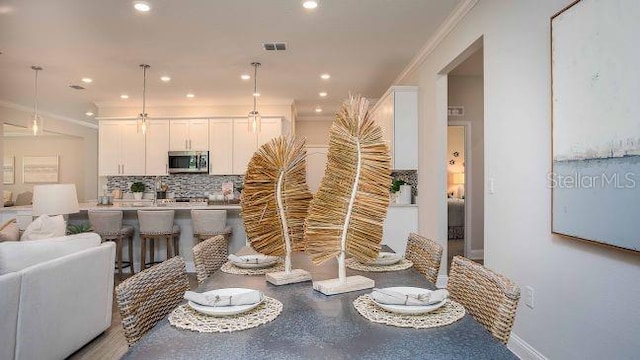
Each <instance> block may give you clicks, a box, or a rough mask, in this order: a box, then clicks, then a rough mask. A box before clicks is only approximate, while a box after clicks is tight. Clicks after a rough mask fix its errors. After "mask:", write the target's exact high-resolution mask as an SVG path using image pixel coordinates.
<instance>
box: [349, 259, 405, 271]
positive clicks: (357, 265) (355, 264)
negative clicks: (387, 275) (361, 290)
mask: <svg viewBox="0 0 640 360" xmlns="http://www.w3.org/2000/svg"><path fill="white" fill-rule="evenodd" d="M344 264H345V265H346V266H347V267H348V268H349V269H352V270H358V271H367V272H385V271H400V270H406V269H408V268H410V267H412V266H413V262H411V260H407V259H402V260H400V261H399V262H397V263H395V264H393V265H367V264H363V263H361V262H359V261H358V260H356V259H354V258H349V259H347V260H345V261H344Z"/></svg>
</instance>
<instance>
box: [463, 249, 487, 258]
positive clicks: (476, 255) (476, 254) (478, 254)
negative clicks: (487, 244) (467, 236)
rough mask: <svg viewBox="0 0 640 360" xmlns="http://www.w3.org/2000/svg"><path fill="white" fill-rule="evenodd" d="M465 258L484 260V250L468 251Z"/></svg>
mask: <svg viewBox="0 0 640 360" xmlns="http://www.w3.org/2000/svg"><path fill="white" fill-rule="evenodd" d="M466 257H468V258H469V259H471V260H484V250H469V253H468V254H467V255H466Z"/></svg>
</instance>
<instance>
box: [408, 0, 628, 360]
mask: <svg viewBox="0 0 640 360" xmlns="http://www.w3.org/2000/svg"><path fill="white" fill-rule="evenodd" d="M571 2H572V1H571V0H540V1H497V0H496V1H490V0H486V1H483V0H481V1H479V2H478V3H477V5H476V6H475V7H474V8H473V9H472V10H471V11H470V12H469V13H468V14H467V16H466V17H465V19H463V20H462V21H461V22H460V23H459V24H458V25H457V26H456V28H455V29H454V30H453V31H452V32H451V33H449V34H448V35H447V36H446V38H445V39H444V40H443V41H442V42H441V43H440V44H439V45H438V46H437V47H436V49H435V50H434V51H433V52H432V53H431V54H430V55H429V56H428V58H427V59H426V61H425V62H424V63H423V64H422V65H421V67H420V69H419V74H418V78H419V86H420V114H421V115H420V123H419V133H420V135H419V139H420V149H419V150H420V167H419V171H418V174H419V176H420V180H419V190H418V191H419V193H420V197H419V201H420V203H419V206H420V231H421V233H423V234H424V235H426V236H427V237H432V238H435V239H438V240H439V241H440V242H441V243H442V244H443V245H444V246H446V241H445V239H446V205H445V202H444V197H443V196H442V194H443V193H444V192H445V191H446V182H445V177H444V176H442V175H443V174H444V173H445V172H446V166H445V164H446V162H445V157H446V138H447V137H446V126H447V119H446V112H445V111H446V108H445V109H443V106H442V101H440V102H438V100H442V94H443V93H444V94H446V89H447V84H446V81H445V82H444V83H443V81H442V79H441V78H440V75H438V74H439V72H440V71H441V70H442V69H443V68H444V67H445V66H447V65H448V64H449V63H450V62H451V61H452V60H454V59H455V58H456V56H457V55H458V54H460V53H461V52H462V51H464V50H465V49H466V48H467V47H468V46H469V45H471V44H472V43H473V42H474V41H476V40H477V39H479V38H481V37H483V39H484V81H485V83H484V95H485V107H484V114H485V116H484V119H485V126H484V135H485V174H486V175H485V176H486V179H489V178H494V179H495V194H493V195H490V194H487V193H485V194H486V196H485V264H486V265H487V266H488V267H489V268H492V269H494V270H496V271H498V272H500V273H503V274H505V275H506V276H508V277H509V278H511V279H513V280H515V281H516V282H518V283H519V284H520V286H521V288H522V289H524V287H525V286H532V287H533V288H534V289H535V308H534V309H530V308H528V307H526V306H524V302H523V301H521V302H520V306H519V308H518V314H517V317H516V323H515V327H514V334H516V335H517V336H518V337H519V338H522V339H523V340H524V341H526V342H527V343H528V344H529V345H530V346H532V347H533V348H534V349H536V350H537V351H538V352H539V353H541V354H542V355H544V356H546V357H549V358H552V359H586V358H588V359H614V358H616V359H621V358H627V359H631V358H637V357H638V354H639V353H638V338H640V321H639V320H640V306H639V305H638V299H640V286H638V279H640V256H639V255H638V254H637V253H628V252H623V251H620V250H614V249H609V248H604V247H599V246H595V245H593V244H589V243H584V242H578V241H574V240H569V239H565V238H561V237H559V236H554V235H551V233H550V215H551V210H550V209H551V202H550V198H551V194H550V189H549V187H548V182H547V180H546V179H547V177H546V176H547V173H548V172H549V171H550V159H551V151H550V147H551V122H550V87H551V83H550V59H549V58H550V55H549V53H550V46H551V45H550V30H549V23H550V17H551V16H552V15H553V14H555V13H556V12H558V11H559V10H561V9H562V8H564V7H565V6H567V5H569V4H570V3H571ZM625 4H626V5H625V6H640V3H638V2H633V1H627V2H625ZM639 49H640V48H638V47H632V45H631V44H629V56H638V55H640V50H639ZM445 105H446V104H445ZM603 226H606V224H603ZM445 253H446V251H445ZM443 271H444V269H443Z"/></svg>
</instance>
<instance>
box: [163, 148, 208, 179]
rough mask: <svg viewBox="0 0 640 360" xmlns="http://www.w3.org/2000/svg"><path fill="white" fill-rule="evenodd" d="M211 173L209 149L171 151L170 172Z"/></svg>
mask: <svg viewBox="0 0 640 360" xmlns="http://www.w3.org/2000/svg"><path fill="white" fill-rule="evenodd" d="M180 173H197V174H208V173H209V152H208V151H169V174H180Z"/></svg>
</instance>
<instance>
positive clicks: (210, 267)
mask: <svg viewBox="0 0 640 360" xmlns="http://www.w3.org/2000/svg"><path fill="white" fill-rule="evenodd" d="M227 255H228V254H227V239H226V238H225V236H224V235H216V236H214V237H212V238H210V239H207V240H204V241H202V242H200V243H199V244H197V245H196V246H194V247H193V262H194V264H195V266H196V275H197V277H198V282H200V283H201V282H203V281H204V280H205V279H206V278H207V277H209V275H211V274H213V273H214V272H216V271H218V269H220V268H221V267H222V265H223V264H224V263H225V262H226V261H227Z"/></svg>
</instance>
